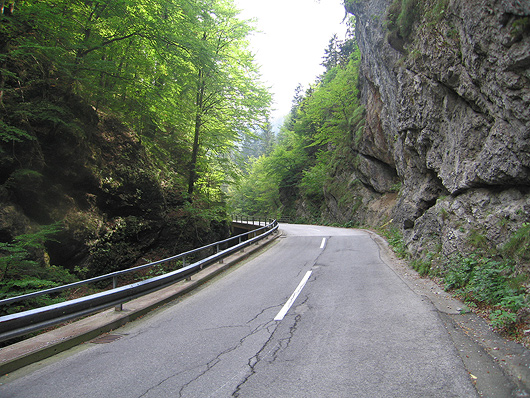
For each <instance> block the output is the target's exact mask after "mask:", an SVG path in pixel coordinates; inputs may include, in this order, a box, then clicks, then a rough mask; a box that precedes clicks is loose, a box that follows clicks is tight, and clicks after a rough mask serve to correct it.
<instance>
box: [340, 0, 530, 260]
mask: <svg viewBox="0 0 530 398" xmlns="http://www.w3.org/2000/svg"><path fill="white" fill-rule="evenodd" d="M346 9H347V11H348V12H350V13H352V14H354V15H355V17H356V37H357V41H358V44H359V47H360V50H361V53H362V64H361V73H360V86H361V92H362V94H361V95H362V101H363V103H364V104H365V106H366V120H367V122H366V127H365V132H364V136H363V139H362V145H361V150H360V151H361V153H362V155H363V156H362V158H363V159H364V161H363V162H364V164H365V166H366V164H368V162H370V163H372V164H376V165H377V170H378V172H374V170H376V169H372V172H371V173H363V172H362V167H358V168H357V171H356V172H357V174H361V175H362V174H365V175H370V180H366V181H365V185H366V184H368V185H369V186H371V187H372V188H373V191H375V192H377V193H378V196H377V197H376V199H377V198H379V199H381V198H383V197H386V198H387V199H388V197H389V196H388V195H389V194H390V190H389V189H388V186H389V183H388V181H393V179H395V176H397V177H398V179H399V181H401V187H400V189H399V194H398V195H397V197H396V199H395V200H390V201H389V202H388V203H389V204H390V206H391V213H392V215H391V217H392V218H393V221H394V223H395V224H396V225H397V226H398V227H399V228H400V229H401V230H402V231H403V236H404V239H405V242H406V243H407V244H408V247H409V249H410V250H411V251H412V252H413V253H414V254H416V255H420V256H421V255H427V253H428V252H438V253H442V254H443V255H449V254H451V253H454V252H457V251H460V252H465V251H470V250H473V245H471V244H470V241H471V240H473V239H472V237H475V241H476V240H477V239H476V238H477V237H480V239H479V240H481V241H482V242H483V244H484V245H487V246H489V247H501V246H502V245H503V244H504V243H505V242H506V240H507V239H508V238H509V236H510V235H511V234H513V233H514V232H515V231H516V230H517V229H519V228H520V227H521V225H522V224H523V223H524V222H528V221H529V220H530V3H529V2H527V1H521V0H469V1H457V0H415V1H414V0H412V1H410V0H394V1H392V0H370V1H362V0H350V1H347V2H346ZM385 187H386V188H385ZM372 194H373V192H372ZM372 199H373V198H372ZM386 211H387V212H388V207H387V208H386ZM375 213H377V209H376V211H375ZM475 243H476V242H475Z"/></svg>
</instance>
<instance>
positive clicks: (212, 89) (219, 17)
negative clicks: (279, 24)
mask: <svg viewBox="0 0 530 398" xmlns="http://www.w3.org/2000/svg"><path fill="white" fill-rule="evenodd" d="M237 15H238V11H237V10H236V9H235V8H234V7H233V5H232V4H231V3H230V2H218V3H216V4H215V5H214V7H213V8H212V9H211V10H208V11H207V12H203V14H202V17H201V18H200V24H199V25H198V28H199V29H201V28H202V31H201V30H199V32H198V33H199V35H200V41H201V44H202V48H203V51H201V52H199V53H198V56H197V57H196V58H195V66H196V68H197V72H196V83H195V87H196V91H195V120H194V134H193V149H192V157H191V161H190V165H189V175H188V195H190V196H191V195H192V194H193V192H194V190H195V185H196V182H197V181H198V179H199V177H200V172H199V170H200V169H206V167H207V164H206V163H204V160H207V161H209V162H212V161H216V160H217V161H224V162H226V160H227V159H228V158H227V155H228V154H229V151H230V149H232V148H233V147H234V143H235V142H237V141H238V139H239V137H240V135H241V133H242V132H243V133H245V132H247V133H249V132H250V130H251V129H252V128H253V127H254V126H256V124H258V123H265V121H266V111H267V109H268V108H269V106H270V101H271V98H270V94H269V93H268V92H267V90H266V89H265V88H264V87H263V86H262V85H261V84H260V83H259V74H258V70H257V68H256V66H255V63H254V59H253V57H252V54H251V53H250V51H249V50H248V49H247V44H248V42H247V38H248V35H249V34H250V33H251V32H252V28H251V26H250V25H249V22H248V21H243V20H240V19H238V17H237ZM200 158H202V160H203V162H200Z"/></svg>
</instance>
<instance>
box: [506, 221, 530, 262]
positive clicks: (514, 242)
mask: <svg viewBox="0 0 530 398" xmlns="http://www.w3.org/2000/svg"><path fill="white" fill-rule="evenodd" d="M503 252H504V253H505V255H507V256H510V257H513V258H514V259H515V260H517V261H520V262H524V263H528V262H530V223H524V224H523V225H522V226H521V228H519V229H518V230H517V231H516V232H515V233H514V234H513V235H512V236H511V238H510V239H509V240H508V242H506V244H505V245H504V247H503Z"/></svg>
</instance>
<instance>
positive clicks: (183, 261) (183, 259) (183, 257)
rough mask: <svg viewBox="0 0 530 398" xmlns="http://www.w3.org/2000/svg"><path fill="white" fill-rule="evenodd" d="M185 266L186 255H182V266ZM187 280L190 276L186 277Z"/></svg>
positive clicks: (189, 279)
mask: <svg viewBox="0 0 530 398" xmlns="http://www.w3.org/2000/svg"><path fill="white" fill-rule="evenodd" d="M185 266H186V256H182V268H184V267H185ZM186 280H187V281H191V276H188V277H187V278H186Z"/></svg>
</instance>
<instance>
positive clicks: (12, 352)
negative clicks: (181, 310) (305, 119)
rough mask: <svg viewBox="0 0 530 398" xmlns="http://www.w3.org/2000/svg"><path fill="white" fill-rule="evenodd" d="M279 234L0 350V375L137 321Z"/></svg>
mask: <svg viewBox="0 0 530 398" xmlns="http://www.w3.org/2000/svg"><path fill="white" fill-rule="evenodd" d="M280 235H281V232H280V233H274V234H273V235H272V236H270V237H268V238H265V240H261V241H259V242H258V243H257V244H253V245H252V246H250V247H247V248H245V249H244V250H243V251H240V252H238V253H235V254H233V255H231V256H228V257H227V258H225V259H224V262H223V263H215V264H213V265H210V266H209V267H207V268H205V269H203V270H202V271H200V272H198V273H197V274H195V275H193V277H192V279H191V280H190V281H187V280H184V281H180V282H177V283H175V284H174V285H171V286H169V287H166V288H164V289H161V290H158V291H156V292H154V293H151V294H148V295H145V296H143V297H140V298H137V299H135V300H131V301H129V302H127V303H124V305H123V311H115V310H114V309H113V308H112V309H109V310H105V311H102V312H99V313H97V314H95V315H91V316H89V317H87V318H83V319H81V320H78V321H75V322H72V323H70V324H67V325H65V326H62V327H60V328H57V329H54V330H51V331H49V332H46V333H42V334H39V335H38V336H35V337H32V338H29V339H27V340H24V341H21V342H19V343H15V344H12V345H10V346H7V347H4V348H1V349H0V376H3V375H5V374H7V373H11V372H13V371H15V370H17V369H20V368H22V367H24V366H27V365H30V364H32V363H35V362H38V361H40V360H43V359H45V358H48V357H51V356H53V355H55V354H58V353H60V352H62V351H66V350H68V349H70V348H72V347H75V346H77V345H79V344H81V343H84V342H86V341H89V340H92V339H94V338H96V337H98V336H99V335H101V334H103V333H106V332H109V331H111V330H114V329H116V328H118V327H120V326H123V325H125V324H126V323H128V322H130V321H132V320H134V319H137V318H139V317H141V316H143V315H145V314H147V313H148V312H149V311H152V310H154V309H156V308H158V307H160V306H162V305H163V304H166V303H168V302H170V301H173V300H175V299H177V298H178V297H180V296H182V295H184V294H186V293H189V292H190V291H192V290H194V289H196V288H197V287H199V286H201V285H202V284H203V283H205V282H207V281H209V280H210V279H212V278H214V277H215V276H217V275H219V274H221V273H222V272H224V271H226V270H227V269H229V268H230V267H232V266H233V265H235V264H237V263H239V262H241V261H243V260H245V259H247V258H248V257H250V255H252V254H254V253H256V252H257V251H259V250H261V249H263V248H264V247H266V246H267V245H269V244H270V243H271V242H273V241H274V240H276V239H277V238H278V237H279V236H280Z"/></svg>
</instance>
